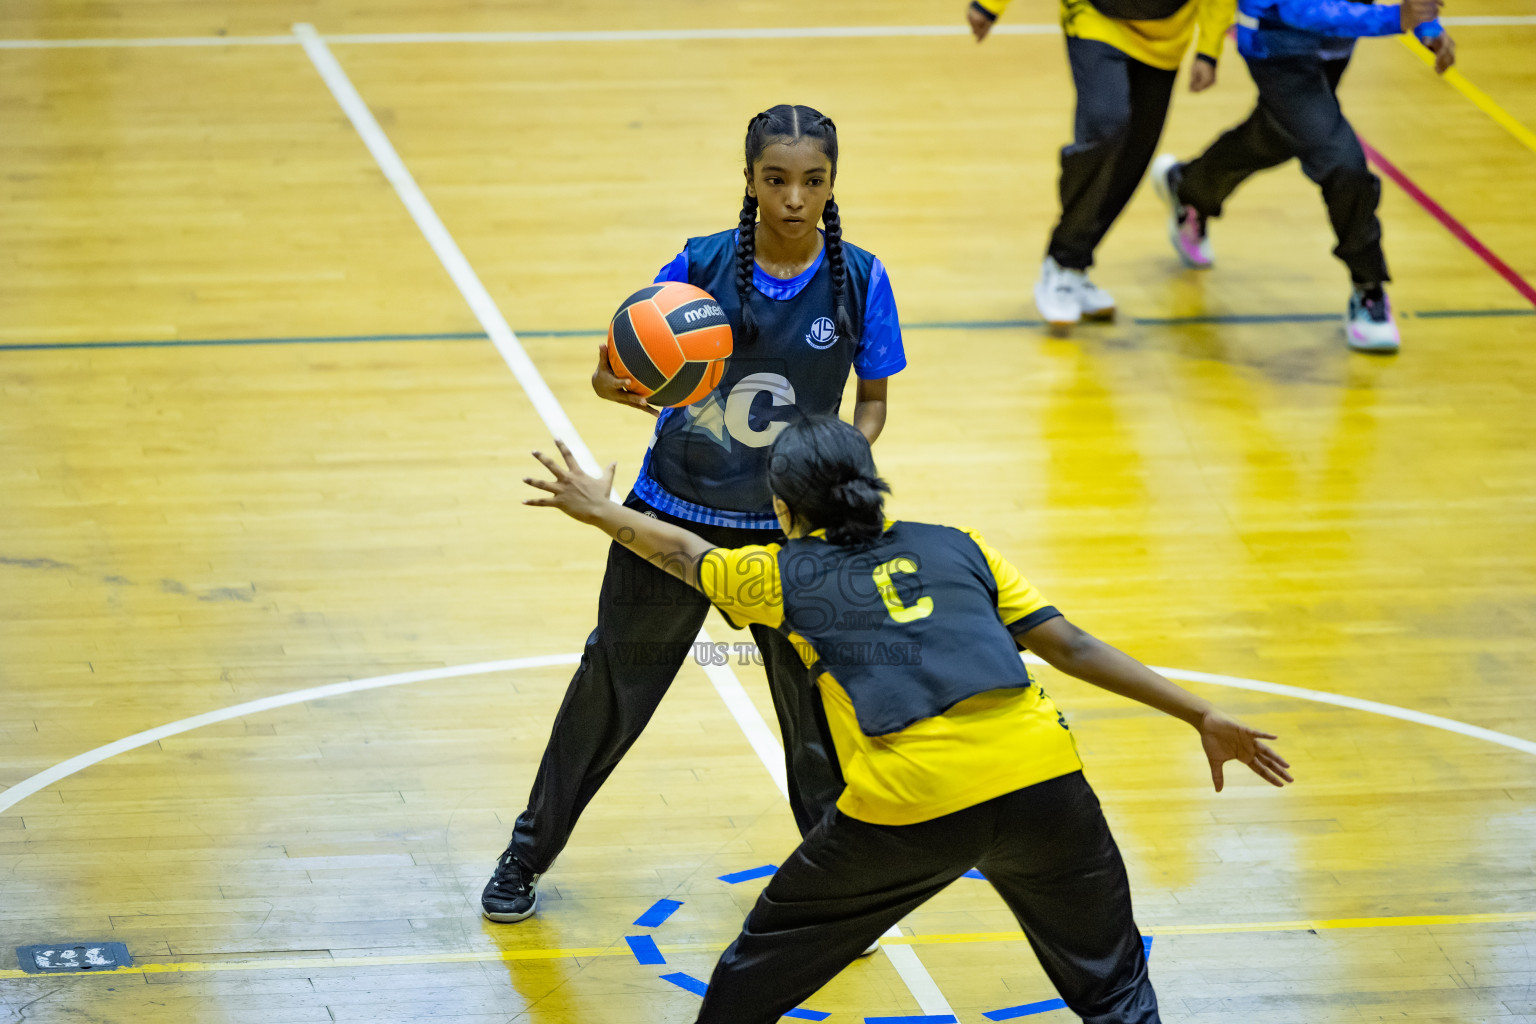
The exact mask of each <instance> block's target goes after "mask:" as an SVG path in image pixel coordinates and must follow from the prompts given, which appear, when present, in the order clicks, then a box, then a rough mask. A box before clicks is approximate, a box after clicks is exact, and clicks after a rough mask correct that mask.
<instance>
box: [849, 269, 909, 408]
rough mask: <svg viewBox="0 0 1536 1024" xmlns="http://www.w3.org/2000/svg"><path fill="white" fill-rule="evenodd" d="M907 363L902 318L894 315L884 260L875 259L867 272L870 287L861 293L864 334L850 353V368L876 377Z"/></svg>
mask: <svg viewBox="0 0 1536 1024" xmlns="http://www.w3.org/2000/svg"><path fill="white" fill-rule="evenodd" d="M906 365H907V352H906V349H905V347H904V346H903V345H902V343H901V321H900V320H898V319H897V317H896V296H895V294H893V293H892V291H891V279H890V278H889V277H887V276H886V273H885V264H884V263H881V262H880V261H879V260H878V259H876V260H875V265H874V268H873V269H872V270H871V271H870V274H869V291H868V292H867V293H866V294H865V296H864V334H863V336H862V337H860V338H859V348H858V351H857V352H856V353H854V356H853V370H854V373H856V374H858V376H859V379H860V380H879V379H880V378H882V377H889V376H891V375H892V374H895V373H897V372H899V371H900V370H902V369H903V368H904V367H905V366H906Z"/></svg>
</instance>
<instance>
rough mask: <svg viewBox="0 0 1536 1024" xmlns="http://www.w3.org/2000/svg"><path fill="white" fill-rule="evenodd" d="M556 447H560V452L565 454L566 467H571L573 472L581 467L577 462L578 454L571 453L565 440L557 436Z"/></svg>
mask: <svg viewBox="0 0 1536 1024" xmlns="http://www.w3.org/2000/svg"><path fill="white" fill-rule="evenodd" d="M555 447H556V448H559V449H560V454H561V455H563V456H565V467H566V468H567V469H569V470H570V471H571V472H572V473H574V472H576V471H577V470H578V469H580V468H581V467H580V466H579V465H577V463H576V456H574V455H572V454H571V450H570V449H569V448H567V447H566V446H565V442H564V441H561V440H560V439H559V438H556V439H555Z"/></svg>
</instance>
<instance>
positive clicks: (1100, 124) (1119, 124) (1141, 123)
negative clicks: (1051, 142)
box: [967, 0, 1237, 328]
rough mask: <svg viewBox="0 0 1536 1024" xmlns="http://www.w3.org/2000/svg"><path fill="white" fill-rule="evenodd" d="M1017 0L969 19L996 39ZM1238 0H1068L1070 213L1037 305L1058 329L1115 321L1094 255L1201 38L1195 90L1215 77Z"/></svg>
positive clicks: (1057, 232) (973, 9)
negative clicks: (1091, 274)
mask: <svg viewBox="0 0 1536 1024" xmlns="http://www.w3.org/2000/svg"><path fill="white" fill-rule="evenodd" d="M1008 4H1009V0H973V2H972V3H971V5H970V7H969V9H968V12H967V17H968V18H969V21H970V25H971V31H972V32H973V33H974V34H975V36H976V38H977V40H978V41H979V40H982V39H985V38H986V37H987V33H988V32H990V31H991V30H992V24H993V22H995V21H996V20H997V19H998V17H999V16H1000V15H1001V14H1002V13H1003V11H1004V9H1006V8H1007V6H1008ZM1236 13H1237V0H1061V30H1062V32H1063V33H1064V34H1065V35H1066V37H1067V61H1068V63H1070V64H1071V66H1072V84H1073V85H1074V86H1075V87H1076V89H1077V112H1076V116H1075V118H1074V121H1073V130H1072V144H1071V145H1069V146H1066V147H1065V148H1063V149H1062V151H1061V217H1060V219H1059V220H1057V222H1056V227H1055V228H1054V230H1052V232H1051V240H1050V243H1049V245H1048V246H1047V248H1046V255H1045V262H1044V263H1043V264H1042V265H1041V268H1040V279H1039V281H1038V282H1036V284H1035V306H1036V307H1037V308H1038V309H1039V310H1040V315H1041V317H1043V318H1044V319H1045V321H1046V322H1047V323H1049V324H1051V325H1052V326H1053V327H1058V328H1062V327H1066V326H1068V325H1071V324H1075V323H1077V322H1078V321H1079V320H1083V319H1087V320H1100V319H1106V318H1108V317H1110V316H1113V315H1114V312H1115V300H1114V299H1113V298H1111V297H1110V295H1109V293H1108V292H1106V291H1104V289H1102V288H1099V287H1097V286H1096V285H1095V284H1094V283H1093V282H1092V281H1090V280H1089V279H1088V268H1089V267H1091V266H1093V253H1094V250H1095V249H1097V248H1098V245H1099V242H1100V241H1101V240H1102V239H1103V238H1104V235H1105V233H1106V232H1108V231H1109V228H1110V225H1112V224H1114V222H1115V218H1116V217H1119V216H1120V211H1121V210H1123V209H1125V204H1126V203H1128V202H1130V201H1131V195H1132V194H1133V193H1134V192H1135V191H1136V186H1137V184H1139V183H1140V182H1141V177H1142V175H1143V174H1145V173H1146V171H1147V165H1148V164H1150V163H1151V162H1152V156H1153V154H1154V153H1156V152H1157V140H1158V138H1159V137H1160V136H1161V135H1162V133H1163V122H1164V120H1166V119H1167V116H1168V103H1169V101H1170V99H1171V98H1172V96H1173V81H1174V78H1175V77H1176V76H1177V75H1178V69H1179V62H1180V61H1182V60H1183V59H1184V53H1185V51H1187V50H1188V49H1189V44H1190V42H1191V41H1192V40H1195V39H1196V36H1197V30H1198V39H1199V42H1198V43H1197V44H1196V51H1195V63H1194V67H1193V70H1192V71H1191V72H1190V89H1191V90H1192V91H1194V92H1199V91H1201V90H1202V89H1205V88H1208V87H1209V86H1211V85H1212V84H1213V83H1215V81H1216V62H1217V60H1218V59H1220V57H1221V46H1222V41H1223V40H1224V39H1225V38H1226V33H1227V29H1229V28H1231V26H1232V19H1233V18H1234V17H1235V16H1236Z"/></svg>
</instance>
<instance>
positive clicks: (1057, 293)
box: [1035, 256, 1084, 327]
mask: <svg viewBox="0 0 1536 1024" xmlns="http://www.w3.org/2000/svg"><path fill="white" fill-rule="evenodd" d="M1083 280H1084V276H1083V272H1082V271H1080V270H1068V269H1067V268H1066V267H1063V266H1062V265H1061V264H1059V263H1057V262H1056V261H1055V260H1053V259H1051V257H1049V256H1047V257H1046V258H1045V262H1044V263H1042V264H1040V280H1038V281H1036V282H1035V308H1036V309H1038V310H1039V311H1040V316H1041V318H1042V319H1044V320H1045V322H1046V323H1048V324H1050V325H1051V326H1052V327H1071V326H1072V325H1073V324H1075V323H1077V322H1078V321H1079V320H1081V319H1082V318H1083V296H1082V281H1083Z"/></svg>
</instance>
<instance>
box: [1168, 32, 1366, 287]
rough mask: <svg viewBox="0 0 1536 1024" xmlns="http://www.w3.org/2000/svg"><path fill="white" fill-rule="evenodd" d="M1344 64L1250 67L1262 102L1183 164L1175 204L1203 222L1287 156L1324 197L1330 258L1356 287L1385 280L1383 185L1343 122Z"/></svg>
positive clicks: (1295, 61) (1282, 60)
mask: <svg viewBox="0 0 1536 1024" xmlns="http://www.w3.org/2000/svg"><path fill="white" fill-rule="evenodd" d="M1348 65H1349V58H1348V57H1344V58H1342V59H1339V60H1323V59H1322V58H1320V57H1272V58H1269V59H1267V60H1251V61H1249V62H1248V71H1249V73H1250V74H1252V75H1253V81H1254V83H1255V84H1256V85H1257V86H1258V87H1259V102H1258V105H1257V106H1256V107H1254V109H1253V113H1251V114H1249V115H1248V119H1247V120H1246V121H1244V122H1243V123H1242V124H1240V125H1238V126H1237V127H1236V128H1233V129H1231V130H1230V131H1227V132H1224V133H1222V135H1221V136H1220V137H1219V138H1218V139H1217V140H1216V141H1215V142H1213V143H1211V145H1210V148H1209V149H1207V150H1206V151H1205V152H1204V153H1202V154H1201V155H1200V156H1199V157H1197V158H1196V159H1194V160H1192V161H1190V162H1189V163H1187V164H1185V165H1184V168H1183V175H1184V177H1183V180H1182V181H1181V182H1180V184H1179V201H1180V202H1183V203H1186V204H1188V205H1189V206H1193V207H1194V208H1195V209H1196V210H1198V211H1199V212H1200V213H1202V214H1204V215H1205V216H1207V217H1216V216H1219V215H1220V214H1221V207H1222V204H1223V203H1224V202H1225V201H1226V199H1227V197H1228V196H1230V195H1231V194H1232V193H1233V192H1234V191H1236V190H1237V187H1238V186H1239V185H1241V184H1242V183H1243V182H1244V181H1247V180H1248V178H1249V176H1250V175H1253V174H1255V173H1257V172H1259V171H1263V170H1267V169H1269V168H1271V167H1277V166H1279V165H1280V164H1283V163H1285V162H1286V161H1287V160H1289V159H1291V158H1292V157H1295V158H1297V159H1298V160H1300V161H1301V169H1302V171H1303V172H1304V173H1305V174H1306V176H1307V177H1308V178H1311V179H1312V181H1313V182H1315V183H1316V184H1317V185H1318V186H1320V187H1321V188H1322V190H1323V201H1324V202H1325V203H1327V205H1328V219H1329V220H1330V221H1332V222H1333V233H1334V237H1335V238H1336V239H1337V240H1338V244H1337V245H1336V246H1335V247H1334V250H1333V254H1334V255H1335V256H1337V257H1338V258H1339V259H1340V260H1342V261H1343V262H1344V265H1345V266H1347V267H1348V268H1349V276H1350V278H1351V279H1352V280H1353V281H1354V282H1355V283H1356V284H1376V283H1380V282H1383V281H1387V280H1390V278H1389V277H1388V275H1387V258H1386V255H1385V254H1384V253H1383V252H1382V251H1381V221H1380V220H1378V219H1377V217H1376V207H1377V205H1378V204H1379V203H1380V202H1381V179H1380V178H1378V177H1376V175H1374V174H1372V173H1371V168H1370V165H1369V164H1367V163H1366V160H1365V150H1364V149H1362V148H1361V146H1360V139H1359V138H1358V137H1357V136H1356V135H1355V130H1354V128H1352V127H1350V124H1349V121H1348V120H1346V119H1345V117H1344V111H1343V109H1342V108H1340V106H1339V98H1338V96H1337V95H1336V93H1337V91H1338V88H1339V79H1340V78H1341V77H1342V76H1343V74H1344V69H1345V68H1346V67H1347V66H1348Z"/></svg>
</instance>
